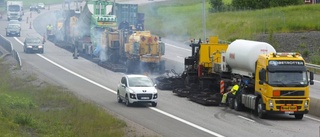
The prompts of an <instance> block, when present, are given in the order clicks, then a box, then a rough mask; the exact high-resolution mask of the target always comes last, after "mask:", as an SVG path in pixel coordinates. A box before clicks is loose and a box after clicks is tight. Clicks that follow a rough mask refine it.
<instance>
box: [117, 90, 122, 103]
mask: <svg viewBox="0 0 320 137" xmlns="http://www.w3.org/2000/svg"><path fill="white" fill-rule="evenodd" d="M117 100H118V103H122V99H121V97H120V95H119V92H118V93H117Z"/></svg>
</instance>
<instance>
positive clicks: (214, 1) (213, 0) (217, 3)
mask: <svg viewBox="0 0 320 137" xmlns="http://www.w3.org/2000/svg"><path fill="white" fill-rule="evenodd" d="M209 3H210V5H211V7H216V8H218V7H222V6H223V2H222V0H210V1H209Z"/></svg>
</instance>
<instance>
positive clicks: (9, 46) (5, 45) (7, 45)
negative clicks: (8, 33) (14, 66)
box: [0, 35, 22, 69]
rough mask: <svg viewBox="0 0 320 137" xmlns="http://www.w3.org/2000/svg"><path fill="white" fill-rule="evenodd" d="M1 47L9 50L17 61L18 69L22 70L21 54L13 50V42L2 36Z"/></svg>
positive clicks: (0, 39)
mask: <svg viewBox="0 0 320 137" xmlns="http://www.w3.org/2000/svg"><path fill="white" fill-rule="evenodd" d="M0 46H2V47H3V48H4V49H5V50H7V51H8V52H9V53H11V55H12V56H13V57H14V58H15V59H16V60H17V63H18V65H19V66H18V67H19V69H21V67H22V62H21V58H20V55H19V53H18V52H17V51H16V50H14V49H13V47H12V44H11V41H9V40H8V39H6V38H5V37H3V36H2V35H0Z"/></svg>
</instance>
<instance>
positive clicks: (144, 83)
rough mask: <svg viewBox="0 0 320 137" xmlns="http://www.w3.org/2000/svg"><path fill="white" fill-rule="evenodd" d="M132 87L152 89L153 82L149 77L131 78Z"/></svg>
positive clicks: (130, 84)
mask: <svg viewBox="0 0 320 137" xmlns="http://www.w3.org/2000/svg"><path fill="white" fill-rule="evenodd" d="M129 86H130V87H152V86H153V82H152V80H151V79H150V78H148V77H129Z"/></svg>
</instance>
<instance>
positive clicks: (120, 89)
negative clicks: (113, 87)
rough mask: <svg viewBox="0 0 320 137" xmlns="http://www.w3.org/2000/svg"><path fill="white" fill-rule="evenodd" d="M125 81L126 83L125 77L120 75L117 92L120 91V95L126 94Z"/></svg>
mask: <svg viewBox="0 0 320 137" xmlns="http://www.w3.org/2000/svg"><path fill="white" fill-rule="evenodd" d="M126 83H127V80H126V77H122V78H121V82H120V85H119V92H120V93H119V94H120V95H121V96H122V97H124V96H125V95H126V85H127V84H126Z"/></svg>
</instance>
